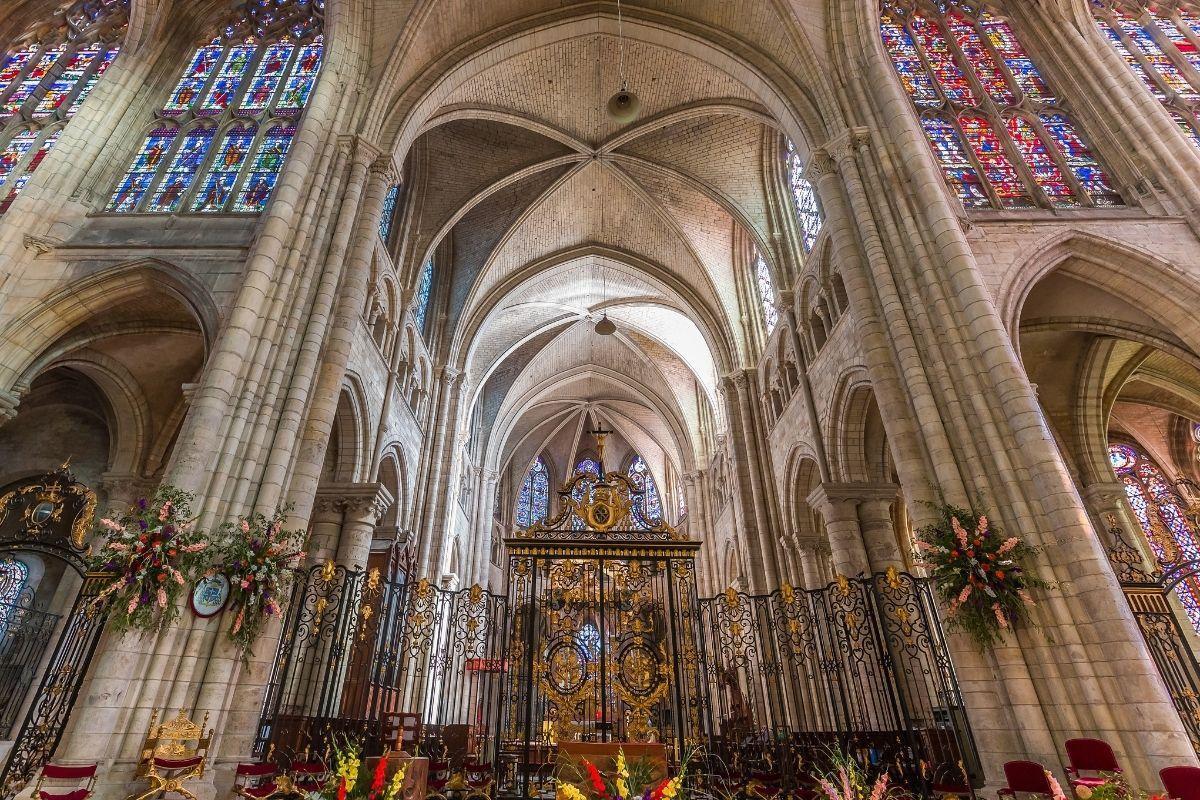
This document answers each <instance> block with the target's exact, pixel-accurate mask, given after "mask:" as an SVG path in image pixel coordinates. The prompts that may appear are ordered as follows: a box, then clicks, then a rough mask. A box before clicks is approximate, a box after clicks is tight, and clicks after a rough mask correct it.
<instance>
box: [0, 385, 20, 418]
mask: <svg viewBox="0 0 1200 800" xmlns="http://www.w3.org/2000/svg"><path fill="white" fill-rule="evenodd" d="M20 404H21V396H20V395H18V394H17V393H16V392H8V391H0V425H3V424H4V423H6V422H8V421H9V420H10V419H12V418H13V417H15V416H17V406H19V405H20Z"/></svg>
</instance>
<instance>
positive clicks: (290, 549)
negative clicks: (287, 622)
mask: <svg viewBox="0 0 1200 800" xmlns="http://www.w3.org/2000/svg"><path fill="white" fill-rule="evenodd" d="M284 516H285V512H284V511H283V510H279V511H276V512H275V514H274V516H272V517H266V516H263V515H262V514H255V515H253V516H251V517H241V518H240V519H239V520H238V522H237V523H236V524H233V523H226V524H225V525H223V526H222V527H221V534H222V536H221V544H220V545H219V548H218V556H219V563H220V566H219V567H218V566H214V567H212V568H210V569H209V573H208V574H209V575H212V574H215V573H216V572H217V571H223V572H224V573H225V576H226V577H227V578H229V587H230V589H229V610H230V611H231V612H235V616H234V617H233V620H232V622H230V624H229V638H230V640H231V641H233V643H234V644H235V645H237V647H238V648H239V649H241V651H242V653H243V655H244V656H245V657H247V658H248V657H249V656H250V655H251V652H250V648H251V647H252V646H253V645H254V642H255V641H256V640H257V639H258V637H259V634H261V633H262V628H263V624H264V623H265V622H266V621H267V619H268V618H269V617H281V616H283V609H282V607H281V606H280V604H279V598H280V597H281V596H282V595H283V593H284V592H286V590H287V588H288V587H289V586H290V585H291V582H292V579H293V578H294V577H295V575H296V573H297V572H298V571H299V570H300V567H301V565H302V564H303V563H304V557H305V552H304V536H305V534H304V531H301V530H295V531H285V530H284V529H283V522H284Z"/></svg>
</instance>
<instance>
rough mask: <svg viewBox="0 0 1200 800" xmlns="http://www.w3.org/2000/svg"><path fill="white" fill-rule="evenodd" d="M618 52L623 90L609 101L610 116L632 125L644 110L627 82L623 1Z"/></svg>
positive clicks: (618, 32) (618, 0)
mask: <svg viewBox="0 0 1200 800" xmlns="http://www.w3.org/2000/svg"><path fill="white" fill-rule="evenodd" d="M617 52H618V54H619V55H618V58H619V59H620V61H619V63H620V73H621V90H620V91H618V92H617V93H616V94H614V95H613V96H612V97H610V98H609V99H608V115H609V116H610V117H612V118H613V119H614V120H616V121H617V122H622V123H630V122H633V121H634V120H635V119H637V115H638V112H639V111H640V110H641V108H642V104H641V101H639V100H638V96H637V95H636V94H634V93H633V92H631V91H629V81H627V80H625V32H624V27H623V24H622V19H621V0H617Z"/></svg>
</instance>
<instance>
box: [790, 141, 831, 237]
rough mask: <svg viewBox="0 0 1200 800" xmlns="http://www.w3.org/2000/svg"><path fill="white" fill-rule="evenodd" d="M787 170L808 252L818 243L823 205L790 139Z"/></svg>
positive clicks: (801, 233) (802, 235)
mask: <svg viewBox="0 0 1200 800" xmlns="http://www.w3.org/2000/svg"><path fill="white" fill-rule="evenodd" d="M787 172H788V185H789V187H790V188H791V190H792V202H793V204H794V205H795V208H796V217H797V218H798V219H799V221H800V244H801V246H803V247H804V252H806V253H808V252H810V251H811V250H812V249H813V245H815V244H816V243H817V234H819V233H820V232H821V223H822V221H823V220H822V217H821V207H820V205H819V204H818V202H817V192H816V190H815V189H814V188H813V185H812V183H810V182H809V181H808V179H807V178H805V177H804V162H803V161H802V160H801V159H800V154H799V153H797V152H796V145H794V144H792V142H791V140H790V139H789V140H788V143H787Z"/></svg>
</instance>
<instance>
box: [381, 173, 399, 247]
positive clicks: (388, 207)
mask: <svg viewBox="0 0 1200 800" xmlns="http://www.w3.org/2000/svg"><path fill="white" fill-rule="evenodd" d="M399 195H400V187H399V186H393V187H391V188H389V189H388V190H387V194H385V195H384V196H383V213H382V214H380V216H379V238H380V239H383V240H384V241H385V242H386V241H387V240H388V235H389V234H391V232H392V218H393V217H395V216H396V198H397V197H398V196H399Z"/></svg>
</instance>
